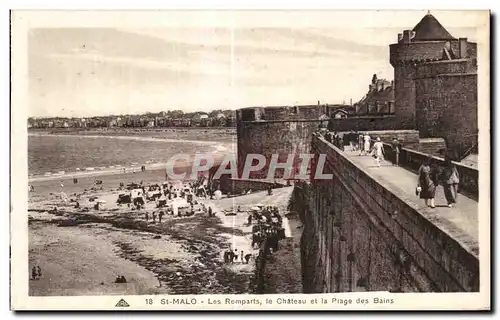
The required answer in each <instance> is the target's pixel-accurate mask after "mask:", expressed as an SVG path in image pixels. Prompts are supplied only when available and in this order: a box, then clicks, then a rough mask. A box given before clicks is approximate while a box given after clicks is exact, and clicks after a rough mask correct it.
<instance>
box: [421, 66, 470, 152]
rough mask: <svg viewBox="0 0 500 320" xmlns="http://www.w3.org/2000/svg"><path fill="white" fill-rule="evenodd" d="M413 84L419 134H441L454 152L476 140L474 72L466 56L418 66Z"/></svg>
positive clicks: (460, 150)
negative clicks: (460, 58)
mask: <svg viewBox="0 0 500 320" xmlns="http://www.w3.org/2000/svg"><path fill="white" fill-rule="evenodd" d="M471 71H472V72H473V73H472V72H471ZM415 88H416V111H417V112H416V114H417V128H418V130H419V131H420V136H421V137H444V138H445V140H446V142H447V146H448V148H451V149H453V150H456V151H457V153H458V154H460V153H462V152H464V151H466V149H468V148H470V147H471V146H473V145H474V144H476V143H477V135H476V134H477V130H478V122H477V74H476V73H475V72H474V66H473V65H472V64H471V62H470V60H461V61H457V62H453V63H450V62H444V63H429V64H425V65H422V66H420V67H419V68H418V69H417V74H416V79H415Z"/></svg>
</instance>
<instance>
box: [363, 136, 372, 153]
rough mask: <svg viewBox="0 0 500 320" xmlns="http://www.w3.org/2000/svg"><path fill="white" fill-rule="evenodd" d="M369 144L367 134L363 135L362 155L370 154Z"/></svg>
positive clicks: (369, 139)
mask: <svg viewBox="0 0 500 320" xmlns="http://www.w3.org/2000/svg"><path fill="white" fill-rule="evenodd" d="M370 142H371V138H370V136H369V135H368V134H365V135H364V136H363V143H364V145H363V154H365V155H367V154H368V153H369V152H370Z"/></svg>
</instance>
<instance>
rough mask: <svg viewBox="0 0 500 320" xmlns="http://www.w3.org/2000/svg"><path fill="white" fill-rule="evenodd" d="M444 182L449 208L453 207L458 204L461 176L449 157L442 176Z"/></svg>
mask: <svg viewBox="0 0 500 320" xmlns="http://www.w3.org/2000/svg"><path fill="white" fill-rule="evenodd" d="M441 179H442V182H443V189H444V196H445V197H446V201H447V202H448V207H450V208H451V207H453V206H454V205H455V204H456V203H457V191H458V184H459V182H460V176H459V174H458V170H457V167H456V166H455V165H454V164H453V162H451V158H450V157H449V156H448V155H447V156H445V158H444V168H443V171H442V174H441Z"/></svg>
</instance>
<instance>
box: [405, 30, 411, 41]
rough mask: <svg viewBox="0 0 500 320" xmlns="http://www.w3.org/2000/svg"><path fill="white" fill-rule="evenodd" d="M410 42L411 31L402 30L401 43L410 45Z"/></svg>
mask: <svg viewBox="0 0 500 320" xmlns="http://www.w3.org/2000/svg"><path fill="white" fill-rule="evenodd" d="M410 42H411V30H404V31H403V43H410Z"/></svg>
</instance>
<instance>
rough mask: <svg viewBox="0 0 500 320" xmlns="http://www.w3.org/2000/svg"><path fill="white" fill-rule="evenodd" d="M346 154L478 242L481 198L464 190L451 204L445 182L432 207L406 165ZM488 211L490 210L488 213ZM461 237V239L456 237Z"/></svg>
mask: <svg viewBox="0 0 500 320" xmlns="http://www.w3.org/2000/svg"><path fill="white" fill-rule="evenodd" d="M345 154H346V155H347V156H348V157H349V159H351V161H353V162H354V163H356V164H357V165H360V166H362V167H364V169H365V170H366V172H368V173H369V174H370V175H371V176H373V177H375V178H378V179H377V180H378V182H380V184H381V185H387V184H389V185H391V186H392V187H393V188H398V189H399V190H401V191H402V192H404V193H405V194H407V195H408V197H413V198H414V199H415V203H418V204H419V207H420V208H421V209H422V210H432V211H433V212H435V213H436V214H437V216H439V218H440V219H444V220H447V222H449V223H450V224H451V225H452V226H454V227H455V228H457V229H459V230H460V231H462V232H463V233H465V234H467V235H468V236H469V237H470V238H472V240H473V241H475V242H476V245H477V244H478V229H479V224H478V202H477V201H475V200H473V199H470V198H468V197H466V196H464V195H462V194H459V195H458V197H457V205H456V207H453V208H448V206H447V202H446V199H445V197H444V191H443V187H442V186H438V187H437V190H436V198H435V204H436V208H434V209H430V208H427V207H426V206H425V203H424V200H421V199H419V198H418V197H417V196H416V195H415V188H416V186H417V175H416V174H414V173H412V172H410V171H408V170H406V169H403V168H401V167H396V166H393V165H392V163H391V162H389V161H384V162H382V163H381V166H380V167H378V166H377V164H376V162H375V159H374V158H373V157H371V156H359V152H352V151H346V152H345ZM485 214H489V213H485ZM457 240H460V239H457Z"/></svg>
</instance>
